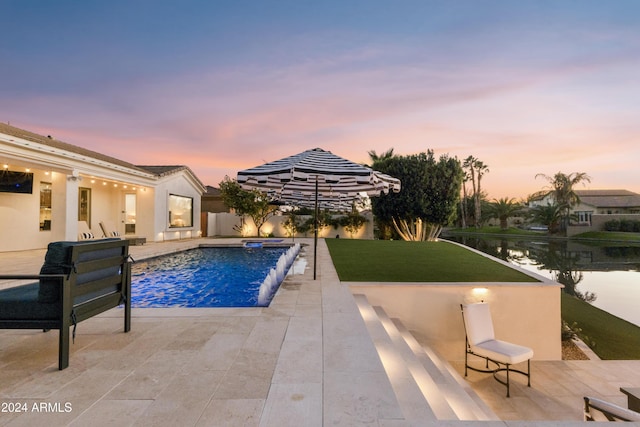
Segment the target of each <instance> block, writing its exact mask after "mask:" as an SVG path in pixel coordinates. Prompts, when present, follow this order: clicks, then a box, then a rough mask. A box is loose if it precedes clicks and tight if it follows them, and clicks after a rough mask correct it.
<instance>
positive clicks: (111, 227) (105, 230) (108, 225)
mask: <svg viewBox="0 0 640 427" xmlns="http://www.w3.org/2000/svg"><path fill="white" fill-rule="evenodd" d="M100 228H101V229H102V234H104V237H122V235H121V234H120V232H119V231H118V229H117V228H116V226H115V224H114V223H113V221H109V220H104V221H100Z"/></svg>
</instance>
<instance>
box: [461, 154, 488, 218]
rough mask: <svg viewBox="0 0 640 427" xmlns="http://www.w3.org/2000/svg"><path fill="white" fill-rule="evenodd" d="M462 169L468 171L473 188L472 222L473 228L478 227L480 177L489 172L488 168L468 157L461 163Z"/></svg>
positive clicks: (480, 208) (480, 215) (480, 191)
mask: <svg viewBox="0 0 640 427" xmlns="http://www.w3.org/2000/svg"><path fill="white" fill-rule="evenodd" d="M462 167H463V168H467V169H469V175H470V176H471V185H472V187H473V203H474V208H475V212H474V215H473V216H474V217H475V218H474V221H475V226H476V228H477V227H480V223H481V218H482V201H481V195H482V188H481V186H480V182H481V181H482V176H483V175H484V174H485V173H488V172H489V166H487V165H485V164H484V162H482V161H481V160H478V159H476V158H475V157H473V156H469V157H467V158H466V159H464V162H463V163H462Z"/></svg>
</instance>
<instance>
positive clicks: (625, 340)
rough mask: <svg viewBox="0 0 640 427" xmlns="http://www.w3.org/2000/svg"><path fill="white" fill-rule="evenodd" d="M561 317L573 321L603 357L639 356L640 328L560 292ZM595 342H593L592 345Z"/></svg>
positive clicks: (569, 321) (584, 338) (636, 357)
mask: <svg viewBox="0 0 640 427" xmlns="http://www.w3.org/2000/svg"><path fill="white" fill-rule="evenodd" d="M562 318H563V319H564V321H565V322H567V323H568V324H569V325H570V326H571V325H572V324H573V323H574V322H576V324H577V327H578V328H580V329H581V330H582V331H581V332H580V333H579V334H578V335H580V337H581V338H582V339H583V340H584V341H585V342H586V343H587V344H588V345H589V346H590V347H591V348H592V350H593V351H595V353H596V354H597V355H598V356H600V358H602V359H615V360H625V359H626V360H629V359H630V360H638V359H640V328H639V327H637V326H636V325H634V324H632V323H629V322H627V321H626V320H622V319H620V318H619V317H616V316H613V315H611V314H609V313H607V312H606V311H602V310H601V309H599V308H597V307H594V306H593V305H591V304H589V303H586V302H584V301H581V300H579V299H577V298H574V297H572V296H570V295H567V294H565V293H564V292H563V293H562ZM593 344H595V345H593Z"/></svg>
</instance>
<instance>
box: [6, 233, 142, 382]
mask: <svg viewBox="0 0 640 427" xmlns="http://www.w3.org/2000/svg"><path fill="white" fill-rule="evenodd" d="M0 268H1V267H0ZM0 280H23V281H24V280H38V281H37V282H34V283H30V284H23V285H19V286H15V287H12V288H8V289H4V290H0V329H43V330H45V331H47V330H49V329H58V330H60V338H59V350H58V368H59V369H60V370H62V369H65V368H66V367H68V366H69V339H70V336H69V335H70V332H69V329H70V328H71V326H73V328H74V329H73V334H74V336H75V328H76V325H77V324H78V323H79V322H82V321H83V320H86V319H88V318H90V317H92V316H95V315H97V314H100V313H102V312H104V311H107V310H109V309H111V308H113V307H117V306H118V305H120V304H124V310H123V311H124V331H125V332H129V330H130V329H131V298H130V295H131V262H130V258H129V242H128V241H127V240H120V239H103V240H92V241H80V242H53V243H50V244H49V246H48V248H47V253H46V255H45V259H44V264H43V265H42V268H41V269H40V274H38V275H0Z"/></svg>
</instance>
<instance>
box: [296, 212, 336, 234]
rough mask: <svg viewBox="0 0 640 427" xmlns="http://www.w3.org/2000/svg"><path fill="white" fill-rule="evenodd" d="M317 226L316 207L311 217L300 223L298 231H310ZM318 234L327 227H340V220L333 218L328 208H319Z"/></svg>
mask: <svg viewBox="0 0 640 427" xmlns="http://www.w3.org/2000/svg"><path fill="white" fill-rule="evenodd" d="M315 226H316V212H315V209H314V210H313V211H312V212H311V218H309V219H307V220H306V221H305V222H303V223H302V224H300V225H298V231H300V232H302V233H305V234H306V233H308V232H309V231H313V229H314V227H315ZM317 226H318V234H320V233H321V232H322V230H324V229H325V228H327V227H333V228H338V222H337V221H336V220H334V219H333V215H331V212H329V210H328V209H318V223H317Z"/></svg>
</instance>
